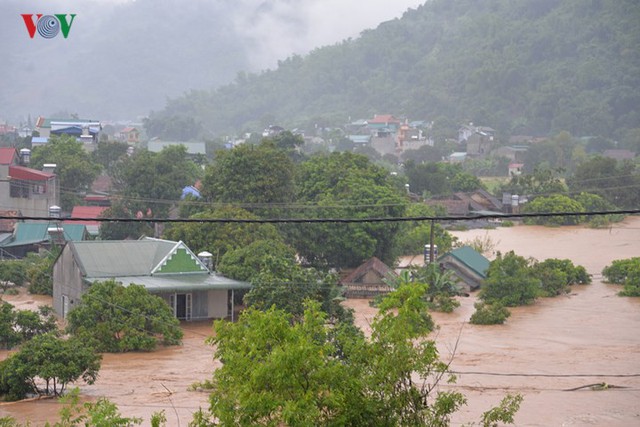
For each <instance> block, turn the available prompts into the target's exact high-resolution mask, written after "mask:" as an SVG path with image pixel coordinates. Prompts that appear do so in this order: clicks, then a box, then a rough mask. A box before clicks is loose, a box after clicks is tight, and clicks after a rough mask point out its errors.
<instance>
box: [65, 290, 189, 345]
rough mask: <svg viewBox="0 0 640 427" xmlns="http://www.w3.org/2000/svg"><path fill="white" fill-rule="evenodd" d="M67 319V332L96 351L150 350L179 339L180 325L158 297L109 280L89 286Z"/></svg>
mask: <svg viewBox="0 0 640 427" xmlns="http://www.w3.org/2000/svg"><path fill="white" fill-rule="evenodd" d="M67 320H68V327H67V332H69V333H71V334H73V335H74V336H77V337H78V338H80V339H82V340H84V341H87V342H92V343H94V345H95V347H96V348H97V349H98V350H99V351H106V352H125V351H150V350H153V349H154V348H155V347H156V345H158V344H159V343H162V344H164V345H178V344H180V341H181V339H182V329H180V322H179V321H178V319H176V318H175V317H174V316H173V313H172V311H171V308H170V307H169V305H167V303H165V302H164V300H163V299H162V298H160V297H158V296H156V295H151V294H150V293H149V292H148V291H147V290H146V289H145V288H144V286H140V285H133V284H132V285H129V286H127V287H124V286H122V285H121V284H119V283H116V282H115V281H113V280H109V281H105V282H96V283H93V284H92V285H91V287H90V288H89V291H88V292H86V293H85V294H84V295H83V296H82V299H81V301H80V304H78V306H77V307H75V308H74V309H72V310H71V311H70V312H69V316H68V318H67Z"/></svg>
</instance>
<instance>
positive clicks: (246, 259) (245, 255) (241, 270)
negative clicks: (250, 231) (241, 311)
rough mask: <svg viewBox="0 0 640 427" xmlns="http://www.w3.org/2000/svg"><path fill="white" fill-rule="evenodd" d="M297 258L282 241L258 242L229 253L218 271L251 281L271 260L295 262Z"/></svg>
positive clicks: (223, 258)
mask: <svg viewBox="0 0 640 427" xmlns="http://www.w3.org/2000/svg"><path fill="white" fill-rule="evenodd" d="M295 256H296V253H295V250H294V249H293V248H291V247H290V246H287V245H286V244H285V243H283V242H281V241H278V240H275V241H274V240H256V241H255V242H252V243H250V244H249V245H247V246H243V247H241V248H237V249H234V250H230V251H227V252H226V253H225V254H224V256H223V257H222V259H220V262H219V263H218V264H217V271H218V272H220V274H222V275H224V276H226V277H229V278H231V279H236V280H245V281H251V280H252V279H253V278H254V277H255V276H256V275H258V274H259V273H260V271H261V269H262V268H263V267H264V266H265V263H267V262H268V261H269V260H270V258H276V259H279V260H284V261H290V262H295Z"/></svg>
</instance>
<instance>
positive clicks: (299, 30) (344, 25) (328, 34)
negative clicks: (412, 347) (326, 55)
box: [0, 0, 425, 68]
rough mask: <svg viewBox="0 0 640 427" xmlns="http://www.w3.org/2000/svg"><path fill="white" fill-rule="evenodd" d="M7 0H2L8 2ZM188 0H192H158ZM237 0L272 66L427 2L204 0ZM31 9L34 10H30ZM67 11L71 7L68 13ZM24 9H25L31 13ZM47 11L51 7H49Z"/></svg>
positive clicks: (111, 0) (240, 22)
mask: <svg viewBox="0 0 640 427" xmlns="http://www.w3.org/2000/svg"><path fill="white" fill-rule="evenodd" d="M3 1H5V0H0V2H3ZM134 1H145V0H21V4H22V7H23V8H24V9H25V11H26V12H31V10H30V9H33V10H34V11H33V13H35V10H36V9H38V10H41V9H51V10H52V8H56V9H60V10H59V11H57V13H60V11H64V12H68V13H71V12H72V11H74V12H76V13H80V12H82V13H84V14H87V13H89V14H90V13H92V12H95V10H97V9H102V8H101V6H105V5H122V4H125V3H132V2H134ZM154 1H157V2H163V3H167V2H169V3H171V2H176V3H178V4H179V3H180V2H189V1H192V0H179V1H176V0H154ZM205 1H209V2H212V3H218V4H224V3H226V2H233V6H234V7H233V8H229V9H230V12H231V13H230V16H229V17H228V18H229V20H230V21H231V22H232V23H233V24H234V25H235V26H236V27H238V28H239V29H241V30H242V31H243V32H244V33H245V34H246V36H247V38H248V39H251V40H252V41H253V42H254V43H255V47H256V55H255V58H254V63H253V64H252V65H253V66H255V67H257V68H262V67H265V66H268V67H272V66H274V65H275V64H276V63H277V60H278V59H285V58H286V57H288V56H290V55H291V54H293V53H299V54H303V53H307V52H309V51H310V50H312V49H314V48H316V47H320V46H324V45H327V44H334V43H337V42H340V41H342V40H344V39H346V38H349V37H357V36H358V35H359V34H360V32H361V31H363V30H365V29H368V28H375V27H377V26H378V24H380V23H381V22H384V21H388V20H391V19H394V18H398V17H400V16H402V14H403V13H404V12H405V11H406V10H407V9H408V8H415V7H417V6H418V5H420V4H422V3H424V2H425V0H205ZM27 9H29V10H27ZM67 9H69V10H68V11H67ZM26 12H25V13H26ZM45 13H46V11H45Z"/></svg>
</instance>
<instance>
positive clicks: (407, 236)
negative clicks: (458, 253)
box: [394, 203, 456, 255]
mask: <svg viewBox="0 0 640 427" xmlns="http://www.w3.org/2000/svg"><path fill="white" fill-rule="evenodd" d="M443 213H444V212H443V210H442V209H439V208H434V207H431V206H429V205H426V204H424V203H411V204H410V205H409V206H408V207H407V211H406V216H407V217H413V218H417V217H435V216H438V215H440V214H443ZM432 224H433V223H432V222H431V221H416V222H413V221H411V222H410V221H404V222H402V223H401V224H400V229H399V230H398V237H397V240H396V243H395V249H394V252H395V253H396V254H398V255H415V254H419V253H422V252H424V245H426V244H429V243H430V241H431V226H432ZM433 234H434V244H435V245H437V246H438V250H439V251H440V252H441V253H445V252H447V251H449V250H450V249H451V248H452V247H453V244H454V243H455V241H456V237H454V236H452V235H451V234H450V233H449V232H447V231H446V230H445V229H444V228H443V227H442V226H441V225H440V224H438V223H436V224H435V227H434V230H433Z"/></svg>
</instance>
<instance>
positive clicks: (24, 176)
mask: <svg viewBox="0 0 640 427" xmlns="http://www.w3.org/2000/svg"><path fill="white" fill-rule="evenodd" d="M9 176H10V177H11V178H12V179H20V180H24V181H47V180H49V179H51V178H53V177H54V176H56V175H55V174H53V173H49V172H43V171H39V170H36V169H31V168H27V167H24V166H9Z"/></svg>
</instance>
